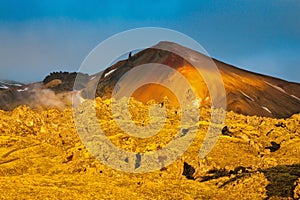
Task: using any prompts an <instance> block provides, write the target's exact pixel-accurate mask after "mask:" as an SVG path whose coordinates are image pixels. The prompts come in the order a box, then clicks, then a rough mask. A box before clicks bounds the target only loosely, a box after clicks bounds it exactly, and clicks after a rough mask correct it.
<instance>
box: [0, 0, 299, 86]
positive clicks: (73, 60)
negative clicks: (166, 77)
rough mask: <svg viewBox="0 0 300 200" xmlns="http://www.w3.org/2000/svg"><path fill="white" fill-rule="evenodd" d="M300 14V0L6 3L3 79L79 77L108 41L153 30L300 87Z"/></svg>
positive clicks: (0, 59)
mask: <svg viewBox="0 0 300 200" xmlns="http://www.w3.org/2000/svg"><path fill="white" fill-rule="evenodd" d="M299 10H300V1H297V0H265V1H260V0H248V1H243V0H238V1H237V0H233V1H218V0H216V1H200V0H198V1H197V0H195V1H193V0H191V1H188V0H185V1H184V0H173V1H171V0H170V1H156V0H152V1H142V0H140V1H95V0H94V1H93V0H92V1H87V2H84V1H67V0H60V1H59V0H57V1H55V0H52V1H51V0H44V1H38V0H27V1H9V0H0V70H1V73H0V79H13V80H17V81H22V82H32V81H40V80H42V79H43V78H44V76H45V75H47V74H48V73H49V72H51V71H57V70H62V71H64V70H66V71H77V70H78V68H79V66H80V64H81V62H82V61H83V59H84V58H85V57H86V56H87V54H88V53H89V52H90V51H91V50H92V49H93V48H94V47H95V46H96V45H97V44H98V43H100V42H101V41H103V40H105V39H106V38H108V37H110V36H112V35H113V34H116V33H119V32H121V31H125V30H128V29H132V28H138V27H148V26H152V27H153V26H154V27H164V28H169V29H173V30H176V31H179V32H182V33H184V34H186V35H188V36H190V37H192V38H194V39H195V40H196V41H197V42H198V43H200V44H201V45H202V46H203V47H204V48H205V49H206V51H207V52H208V53H209V54H210V55H211V56H212V57H214V58H216V59H219V60H222V61H224V62H227V63H230V64H233V65H235V66H238V67H241V68H244V69H247V70H250V71H255V72H259V73H263V74H268V75H272V76H276V77H279V78H283V79H286V80H289V81H294V82H300V54H299V53H300V12H299Z"/></svg>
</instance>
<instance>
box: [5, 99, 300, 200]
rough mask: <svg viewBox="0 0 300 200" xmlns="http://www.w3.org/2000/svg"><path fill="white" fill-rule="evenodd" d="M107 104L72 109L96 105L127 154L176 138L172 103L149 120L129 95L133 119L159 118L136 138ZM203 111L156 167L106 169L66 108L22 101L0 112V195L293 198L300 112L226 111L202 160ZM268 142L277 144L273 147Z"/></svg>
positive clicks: (206, 112) (299, 169) (299, 164)
mask: <svg viewBox="0 0 300 200" xmlns="http://www.w3.org/2000/svg"><path fill="white" fill-rule="evenodd" d="M113 102H114V100H113V99H108V100H101V99H100V98H97V99H96V101H95V103H94V102H92V101H86V102H84V103H83V104H82V106H80V107H79V108H78V109H77V110H74V113H77V112H79V113H82V115H84V118H83V119H85V120H86V119H87V118H86V117H89V116H90V115H89V113H88V112H90V107H91V106H93V105H95V108H96V109H95V113H96V116H97V122H98V124H99V127H101V128H102V130H104V132H105V135H106V137H107V138H108V139H109V140H110V141H111V142H112V143H113V144H115V145H116V146H117V147H119V148H121V149H124V150H126V151H130V152H151V151H156V150H158V149H160V148H163V147H165V146H166V145H167V144H168V143H169V142H170V141H172V140H173V139H174V137H176V133H177V131H178V128H179V127H180V116H181V111H180V109H179V108H177V107H174V106H172V105H169V104H168V102H165V104H164V105H163V108H165V109H166V116H167V119H166V120H165V121H162V120H161V118H152V119H151V118H150V117H149V107H148V106H146V105H144V104H142V103H140V102H138V101H135V100H134V99H131V100H130V101H129V102H130V106H129V107H130V113H131V117H132V119H133V122H134V124H136V125H137V126H140V127H142V126H147V125H148V124H150V123H151V120H152V122H156V123H157V124H158V125H159V124H160V123H163V122H164V123H165V125H164V126H163V128H162V129H161V131H160V132H159V133H157V134H156V135H154V136H152V137H150V138H137V137H133V136H130V135H128V134H126V133H125V132H122V130H120V128H119V127H118V126H117V124H116V122H115V121H114V120H113V119H114V118H116V119H120V120H121V121H122V119H123V117H124V116H122V114H120V113H113V114H112V110H111V108H112V107H111V105H112V103H113ZM126 103H127V101H124V102H123V104H124V105H123V104H121V107H122V105H123V106H125V104H126ZM152 103H153V104H154V102H152ZM152 103H149V105H152ZM210 112H211V111H210V109H209V108H208V107H201V109H200V112H199V113H200V119H199V120H198V121H196V122H195V126H194V127H185V128H186V129H196V130H197V135H196V138H195V139H194V140H193V143H192V144H191V146H190V147H189V148H188V150H187V151H185V152H184V154H183V156H181V157H180V158H178V159H177V160H176V161H175V162H174V163H172V164H171V165H168V166H165V167H163V168H162V169H160V170H156V171H154V172H148V173H140V174H139V173H126V172H122V171H118V170H115V169H112V168H111V167H108V166H106V165H104V164H102V163H101V162H99V161H98V160H97V159H95V158H94V156H93V155H92V154H91V153H90V152H89V151H88V150H87V148H86V147H85V145H84V144H83V143H82V142H81V139H80V137H79V135H78V134H77V129H76V128H78V127H76V126H75V124H74V118H73V110H72V109H65V110H63V111H59V110H56V109H52V110H45V111H32V110H30V109H29V108H28V107H26V106H21V107H18V108H16V109H14V110H13V111H11V112H6V111H0V190H1V193H0V198H1V199H47V198H49V199H264V198H270V199H272V198H273V199H291V198H299V196H300V192H299V187H300V186H299V180H300V179H299V177H300V156H299V154H300V145H299V143H300V123H299V122H300V115H299V114H295V115H293V116H291V117H290V118H288V119H273V118H267V117H256V116H251V117H250V116H243V115H239V114H235V113H233V112H228V113H227V116H226V120H225V126H227V127H226V128H224V129H223V131H222V132H223V134H222V133H220V137H219V140H218V142H217V144H216V145H215V146H214V148H213V149H212V151H211V152H210V153H209V154H208V155H207V156H206V157H205V158H204V159H199V157H198V153H199V149H200V148H201V144H202V141H203V139H204V137H205V134H206V131H207V128H208V126H209V122H210ZM191 120H192V119H191ZM91 123H95V122H94V121H93V122H92V121H91ZM125 124H126V123H125ZM86 128H87V130H88V131H89V134H91V136H92V135H93V130H95V131H96V130H97V128H96V129H95V127H93V126H87V127H86ZM185 133H186V131H182V134H183V135H184V134H185ZM275 143H276V144H278V145H279V148H278V145H277V146H276V145H275V146H274V145H273V146H272V144H275ZM276 147H277V148H276ZM137 167H138V166H137Z"/></svg>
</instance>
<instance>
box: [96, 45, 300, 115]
mask: <svg viewBox="0 0 300 200" xmlns="http://www.w3.org/2000/svg"><path fill="white" fill-rule="evenodd" d="M170 50H171V51H172V52H171V51H170ZM174 52H175V53H174ZM176 52H178V53H176ZM179 55H181V56H179ZM208 60H209V58H207V57H206V56H205V55H203V54H201V53H199V52H196V51H194V50H191V49H189V48H186V47H183V46H180V45H178V44H175V43H170V42H160V43H159V44H157V45H156V46H154V47H152V48H148V49H145V50H143V51H141V52H139V53H137V54H135V55H133V56H132V57H130V58H129V59H127V60H122V61H119V62H118V63H116V64H114V65H113V66H111V67H109V68H108V69H106V70H105V71H104V73H103V75H102V77H101V78H100V80H99V83H98V86H97V92H96V94H97V96H100V97H105V98H109V97H110V95H111V93H112V91H113V89H114V87H115V85H116V84H117V85H116V87H117V92H116V94H117V95H118V94H121V93H122V92H124V91H127V90H129V88H128V87H129V86H130V85H132V83H133V82H135V81H139V79H141V77H145V78H147V77H149V76H151V77H152V80H154V82H155V83H164V84H165V83H167V82H168V80H169V79H174V77H178V76H176V75H175V74H176V73H173V74H172V73H168V74H167V75H166V74H163V73H161V72H162V71H158V72H156V71H155V70H152V71H151V70H150V71H148V73H147V74H146V73H145V74H143V73H136V76H135V77H131V79H130V80H128V81H127V82H121V83H118V81H119V80H120V78H121V77H122V76H123V75H125V74H126V73H127V72H129V71H130V70H132V69H134V68H136V67H137V66H141V65H143V64H147V63H159V64H164V65H167V66H170V67H172V68H173V69H175V70H176V71H177V72H180V73H181V74H182V75H183V76H184V77H185V78H186V79H187V80H188V81H189V82H190V84H191V86H192V89H193V91H194V92H195V93H196V94H197V97H198V98H199V99H200V102H199V103H200V105H210V95H209V94H210V93H209V90H208V88H207V86H206V84H205V81H204V79H203V78H202V77H201V76H199V73H197V71H196V70H195V68H194V67H193V66H192V65H191V63H194V65H195V63H196V65H198V66H196V67H200V69H201V70H204V71H208V70H210V69H209V67H210V66H209V65H210V64H206V63H208ZM212 61H213V62H214V63H215V65H216V66H217V68H218V69H219V72H220V74H221V77H222V79H223V82H224V87H225V90H226V99H227V110H229V111H234V112H236V113H240V114H244V115H258V116H266V117H276V118H285V117H289V116H291V115H293V114H295V113H299V112H300V84H299V83H292V82H288V81H284V80H281V79H278V78H274V77H270V76H265V75H262V74H257V73H253V72H249V71H246V70H242V69H239V68H237V67H234V66H232V65H228V64H226V63H223V62H221V61H218V60H216V59H212ZM203 65H207V66H203ZM156 70H157V68H156ZM141 72H143V71H141ZM208 73H209V72H208ZM209 76H210V77H212V79H214V78H215V77H214V76H215V75H214V74H213V73H212V74H210V75H209ZM174 88H176V89H178V90H180V91H181V92H182V93H183V94H188V93H189V92H190V91H189V90H190V89H189V88H182V85H181V83H178V84H176V82H175V85H174ZM132 96H134V97H135V98H136V99H137V100H139V101H142V102H147V101H148V100H150V99H154V100H156V101H162V99H163V98H164V97H165V96H167V97H168V99H169V101H171V102H174V103H175V104H176V101H177V100H176V97H175V95H174V94H172V92H170V91H169V90H168V89H167V88H164V87H161V86H158V85H157V84H147V85H145V86H143V87H140V88H138V89H137V90H136V91H135V92H134V93H133V95H132ZM186 96H187V95H186ZM217 98H224V97H217Z"/></svg>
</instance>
